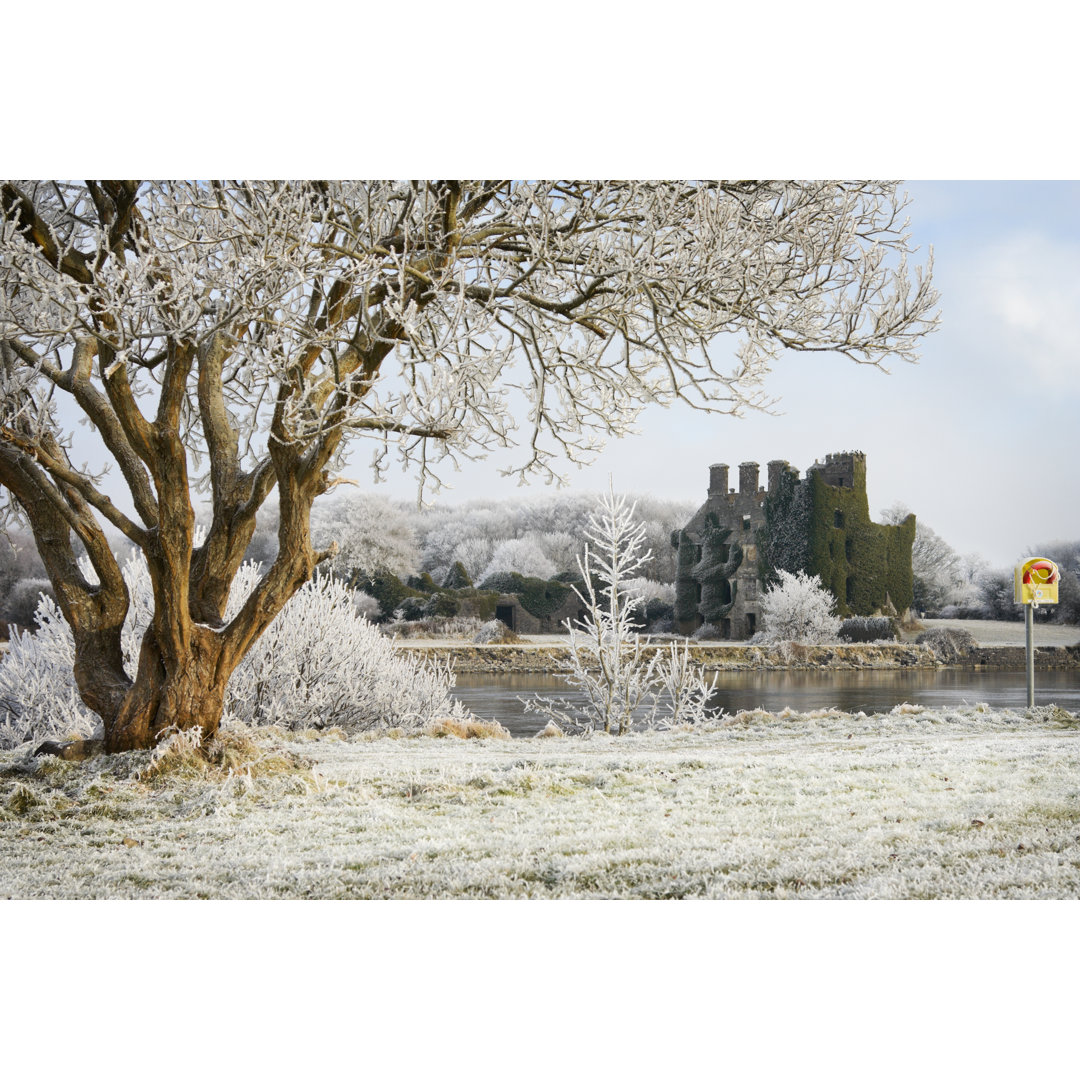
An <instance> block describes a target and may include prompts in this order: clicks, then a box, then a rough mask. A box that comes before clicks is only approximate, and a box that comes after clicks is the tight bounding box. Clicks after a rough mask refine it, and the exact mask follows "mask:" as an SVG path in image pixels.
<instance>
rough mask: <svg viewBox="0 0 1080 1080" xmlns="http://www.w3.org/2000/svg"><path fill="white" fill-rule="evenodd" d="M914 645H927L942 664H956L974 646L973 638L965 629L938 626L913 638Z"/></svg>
mask: <svg viewBox="0 0 1080 1080" xmlns="http://www.w3.org/2000/svg"><path fill="white" fill-rule="evenodd" d="M915 644H916V645H929V646H930V648H931V649H933V650H934V655H935V656H936V657H937V658H938V660H940V661H941V662H942V663H943V664H956V663H959V662H960V661H961V660H963V659H964V658H965V657H966V656H967V655H968V653H970V652H971V650H972V649H973V648H974V647H975V639H974V638H973V637H972V636H971V634H969V633H968V632H967V630H959V629H953V628H952V627H944V626H939V627H937V628H936V629H934V630H927V631H926V633H925V634H920V635H919V636H918V637H917V638H916V639H915Z"/></svg>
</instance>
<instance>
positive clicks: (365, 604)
mask: <svg viewBox="0 0 1080 1080" xmlns="http://www.w3.org/2000/svg"><path fill="white" fill-rule="evenodd" d="M352 605H353V610H354V611H355V612H356V614H357V615H359V616H360V618H361V619H367V621H368V622H375V620H376V619H378V618H379V616H380V615H381V614H382V608H380V607H379V601H378V600H376V599H375V597H374V596H369V595H368V594H367V593H366V592H360V591H358V590H356V589H354V590H353V594H352Z"/></svg>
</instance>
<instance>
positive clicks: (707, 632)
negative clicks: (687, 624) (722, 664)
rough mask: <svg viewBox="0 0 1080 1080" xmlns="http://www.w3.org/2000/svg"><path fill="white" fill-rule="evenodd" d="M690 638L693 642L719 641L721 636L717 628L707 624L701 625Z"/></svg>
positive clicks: (709, 623)
mask: <svg viewBox="0 0 1080 1080" xmlns="http://www.w3.org/2000/svg"><path fill="white" fill-rule="evenodd" d="M690 636H691V637H692V638H693V639H694V641H719V640H720V638H721V636H722V635H721V633H720V628H719V627H718V626H713V624H712V623H711V622H707V623H702V624H701V625H700V626H699V627H698V628H697V629H696V630H695V631H694V632H693V634H691V635H690Z"/></svg>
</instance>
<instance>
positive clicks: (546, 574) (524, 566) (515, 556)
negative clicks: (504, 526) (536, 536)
mask: <svg viewBox="0 0 1080 1080" xmlns="http://www.w3.org/2000/svg"><path fill="white" fill-rule="evenodd" d="M555 573H556V570H555V564H554V563H553V562H552V561H551V560H550V559H549V558H548V557H547V555H545V554H544V549H543V548H542V547H541V546H540V545H539V544H538V543H537V542H536V541H535V540H531V539H521V540H504V541H503V542H502V543H501V544H500V545H499V546H498V547H497V548H496V549H495V550H494V552H492V555H491V560H490V561H489V562H488V564H487V566H486V567H485V568H484V570H483V573H481V574H480V577H479V579H478V580H480V581H481V582H484V581H486V580H487V579H488V578H490V577H494V576H495V575H496V574H521V575H522V576H523V577H535V578H544V579H547V578H550V577H554V575H555Z"/></svg>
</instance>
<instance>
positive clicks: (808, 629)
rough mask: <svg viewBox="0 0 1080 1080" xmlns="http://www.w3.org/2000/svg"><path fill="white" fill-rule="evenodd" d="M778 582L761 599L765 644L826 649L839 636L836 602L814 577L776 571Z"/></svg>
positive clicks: (801, 572) (804, 573)
mask: <svg viewBox="0 0 1080 1080" xmlns="http://www.w3.org/2000/svg"><path fill="white" fill-rule="evenodd" d="M778 577H779V581H778V583H777V584H776V585H774V586H773V587H772V588H771V589H767V590H766V591H765V592H764V593H763V594H762V597H761V616H762V621H763V622H764V623H765V626H764V628H763V630H762V633H763V635H764V640H765V641H798V642H801V643H802V644H804V645H827V644H829V643H830V642H833V641H835V640H836V638H837V635H838V634H839V632H840V619H839V618H838V617H837V615H836V600H835V598H834V597H833V595H832V593H830V592H829V590H828V589H826V588H824V587H823V586H822V584H821V581H820V579H819V578H818V577H817V575H816V574H815V575H814V576H813V577H810V576H809V575H807V574H806V572H805V571H803V570H799V571H797V572H796V573H794V574H793V573H791V572H790V571H788V570H780V571H778Z"/></svg>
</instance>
